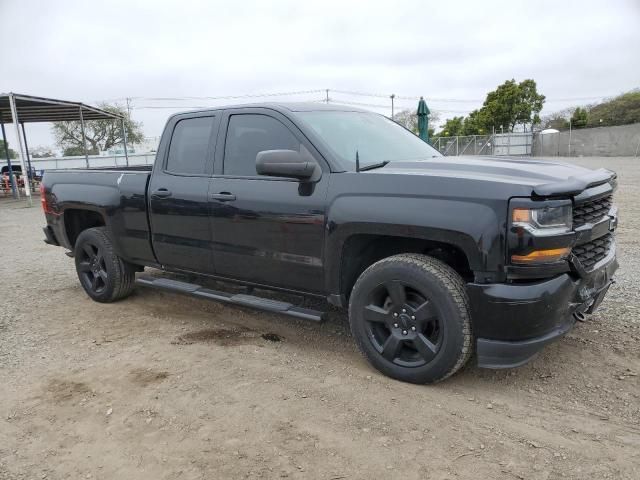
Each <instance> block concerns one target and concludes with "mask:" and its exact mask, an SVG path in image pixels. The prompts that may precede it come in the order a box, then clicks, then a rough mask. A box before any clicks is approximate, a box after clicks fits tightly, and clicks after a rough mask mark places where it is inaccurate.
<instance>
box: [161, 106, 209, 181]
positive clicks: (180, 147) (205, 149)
mask: <svg viewBox="0 0 640 480" xmlns="http://www.w3.org/2000/svg"><path fill="white" fill-rule="evenodd" d="M214 118H215V117H197V118H185V119H183V120H180V121H179V122H178V123H176V125H175V127H174V128H173V135H172V136H171V144H170V145H169V155H168V157H167V166H166V171H167V172H169V173H176V174H186V175H202V174H204V173H205V169H206V165H207V160H208V155H209V144H210V140H211V130H212V129H213V121H214Z"/></svg>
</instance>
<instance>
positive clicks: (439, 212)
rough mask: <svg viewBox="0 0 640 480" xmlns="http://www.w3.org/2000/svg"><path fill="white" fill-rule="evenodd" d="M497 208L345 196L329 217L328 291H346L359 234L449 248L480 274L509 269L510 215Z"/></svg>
mask: <svg viewBox="0 0 640 480" xmlns="http://www.w3.org/2000/svg"><path fill="white" fill-rule="evenodd" d="M496 207H497V206H496V205H492V204H491V203H481V202H478V201H467V200H451V199H444V198H428V197H418V198H416V197H415V196H403V195H396V196H384V197H381V196H362V195H343V196H340V197H338V198H336V199H335V200H334V201H333V203H332V204H331V205H330V208H329V211H328V215H327V218H328V222H327V241H326V246H327V248H326V250H325V257H326V258H325V265H326V270H325V272H326V278H325V281H326V284H327V289H328V291H329V292H331V293H338V292H339V291H340V272H341V265H342V262H343V251H344V248H343V247H344V244H345V242H346V241H347V240H348V239H349V237H351V236H353V235H358V234H371V235H385V236H394V237H402V238H412V239H421V240H429V241H435V242H440V243H445V244H448V245H452V246H455V247H457V248H458V249H460V250H461V251H462V252H464V254H465V255H466V257H467V260H468V262H469V267H470V268H471V270H473V271H474V272H488V271H499V270H501V268H502V266H503V264H504V252H503V249H504V235H503V233H502V232H504V231H506V230H505V229H506V226H505V225H504V224H505V221H506V220H505V219H506V210H505V212H502V211H500V209H499V208H496ZM504 208H506V207H504Z"/></svg>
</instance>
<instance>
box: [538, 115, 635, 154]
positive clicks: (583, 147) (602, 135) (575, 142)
mask: <svg viewBox="0 0 640 480" xmlns="http://www.w3.org/2000/svg"><path fill="white" fill-rule="evenodd" d="M533 155H534V156H537V157H556V156H560V157H594V156H596V157H633V156H635V155H640V123H634V124H631V125H620V126H617V127H600V128H581V129H578V130H576V129H573V130H572V131H571V135H569V131H568V130H567V131H564V132H559V133H547V134H545V135H540V134H536V135H535V137H534V139H533Z"/></svg>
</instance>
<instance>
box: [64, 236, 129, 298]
mask: <svg viewBox="0 0 640 480" xmlns="http://www.w3.org/2000/svg"><path fill="white" fill-rule="evenodd" d="M74 258H75V263H76V272H77V273H78V279H79V280H80V284H81V285H82V288H84V291H85V292H87V295H89V296H90V297H91V298H92V299H93V300H95V301H96V302H103V303H109V302H114V301H116V300H120V299H121V298H124V297H127V296H129V295H130V294H131V292H132V291H133V287H134V281H135V266H134V265H132V264H131V263H128V262H126V261H124V260H123V259H121V258H120V257H119V256H117V255H116V254H115V253H114V251H113V245H112V243H111V240H110V239H109V237H108V235H107V233H106V230H105V228H104V227H96V228H89V229H87V230H84V231H83V232H82V233H81V234H80V235H79V236H78V239H77V240H76V245H75V250H74Z"/></svg>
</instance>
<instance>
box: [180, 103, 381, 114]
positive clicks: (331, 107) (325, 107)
mask: <svg viewBox="0 0 640 480" xmlns="http://www.w3.org/2000/svg"><path fill="white" fill-rule="evenodd" d="M252 107H260V108H271V109H273V110H277V111H283V110H286V111H287V112H314V111H334V112H335V111H338V112H365V113H375V112H371V111H370V110H364V109H362V108H358V107H352V106H350V105H336V104H333V103H331V104H327V103H319V102H257V103H243V104H235V105H221V106H217V107H210V108H198V109H194V110H188V112H189V113H192V112H213V111H217V110H226V109H231V108H252ZM183 113H187V111H184V112H179V113H175V114H173V115H172V116H175V115H181V114H183Z"/></svg>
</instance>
